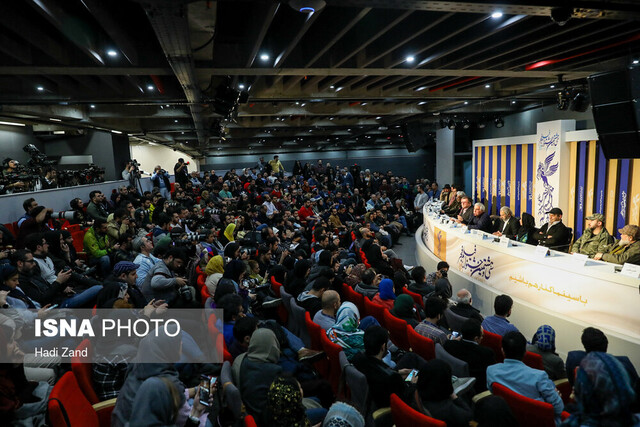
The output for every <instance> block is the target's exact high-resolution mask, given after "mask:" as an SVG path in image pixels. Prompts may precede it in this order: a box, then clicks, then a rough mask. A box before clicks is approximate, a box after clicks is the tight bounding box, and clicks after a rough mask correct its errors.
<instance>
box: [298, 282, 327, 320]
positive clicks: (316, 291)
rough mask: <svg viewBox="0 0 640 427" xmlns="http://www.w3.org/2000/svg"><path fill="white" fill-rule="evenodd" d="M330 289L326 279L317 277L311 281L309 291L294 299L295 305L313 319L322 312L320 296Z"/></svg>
mask: <svg viewBox="0 0 640 427" xmlns="http://www.w3.org/2000/svg"><path fill="white" fill-rule="evenodd" d="M330 287H331V282H330V281H329V279H327V278H326V277H318V278H317V279H316V280H314V281H313V285H312V286H311V290H309V291H304V292H303V293H301V294H300V295H298V298H297V299H296V303H297V304H298V305H299V306H300V307H302V308H304V309H305V310H306V311H308V312H309V316H311V318H312V319H313V318H314V317H315V315H316V313H317V312H319V311H320V310H322V300H321V298H322V294H323V293H324V292H325V291H326V290H327V289H329V288H330Z"/></svg>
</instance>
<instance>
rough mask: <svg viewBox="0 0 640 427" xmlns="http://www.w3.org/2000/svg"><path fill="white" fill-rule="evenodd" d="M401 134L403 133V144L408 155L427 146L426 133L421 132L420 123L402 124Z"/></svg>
mask: <svg viewBox="0 0 640 427" xmlns="http://www.w3.org/2000/svg"><path fill="white" fill-rule="evenodd" d="M402 132H403V133H404V144H405V145H406V146H407V151H409V152H410V153H415V152H416V151H418V150H419V149H421V148H422V147H424V146H425V145H427V133H426V132H425V131H423V129H422V125H421V124H420V122H411V123H404V124H403V125H402Z"/></svg>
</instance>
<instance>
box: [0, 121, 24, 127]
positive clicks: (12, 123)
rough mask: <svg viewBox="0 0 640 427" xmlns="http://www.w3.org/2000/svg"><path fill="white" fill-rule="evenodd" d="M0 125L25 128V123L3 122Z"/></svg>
mask: <svg viewBox="0 0 640 427" xmlns="http://www.w3.org/2000/svg"><path fill="white" fill-rule="evenodd" d="M0 125H7V126H25V124H24V123H15V122H2V121H0Z"/></svg>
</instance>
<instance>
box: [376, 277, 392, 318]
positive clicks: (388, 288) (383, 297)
mask: <svg viewBox="0 0 640 427" xmlns="http://www.w3.org/2000/svg"><path fill="white" fill-rule="evenodd" d="M378 289H380V290H379V291H378V293H377V294H375V296H374V297H373V299H372V300H371V301H372V302H373V303H375V304H378V305H381V306H383V307H385V308H386V309H388V310H392V309H393V304H394V303H395V301H396V294H395V293H394V292H393V280H391V279H382V280H381V281H380V285H378Z"/></svg>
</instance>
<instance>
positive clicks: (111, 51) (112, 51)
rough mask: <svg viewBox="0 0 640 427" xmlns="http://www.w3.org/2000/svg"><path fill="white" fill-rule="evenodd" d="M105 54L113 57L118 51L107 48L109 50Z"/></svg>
mask: <svg viewBox="0 0 640 427" xmlns="http://www.w3.org/2000/svg"><path fill="white" fill-rule="evenodd" d="M107 55H109V56H110V57H112V58H115V57H116V56H118V52H116V51H115V50H113V49H109V50H108V51H107Z"/></svg>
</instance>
